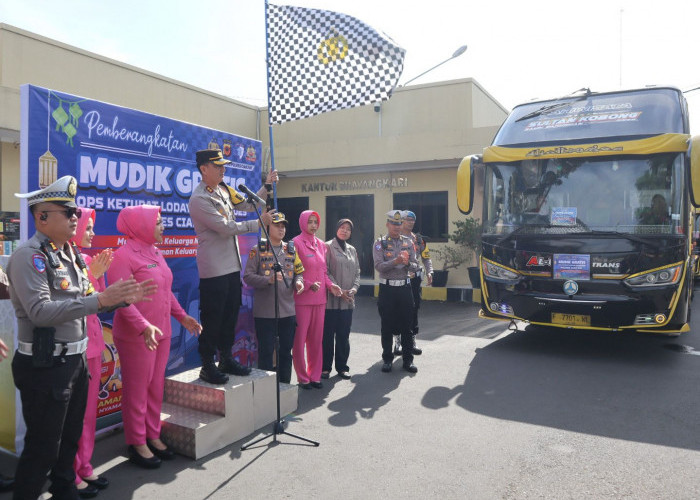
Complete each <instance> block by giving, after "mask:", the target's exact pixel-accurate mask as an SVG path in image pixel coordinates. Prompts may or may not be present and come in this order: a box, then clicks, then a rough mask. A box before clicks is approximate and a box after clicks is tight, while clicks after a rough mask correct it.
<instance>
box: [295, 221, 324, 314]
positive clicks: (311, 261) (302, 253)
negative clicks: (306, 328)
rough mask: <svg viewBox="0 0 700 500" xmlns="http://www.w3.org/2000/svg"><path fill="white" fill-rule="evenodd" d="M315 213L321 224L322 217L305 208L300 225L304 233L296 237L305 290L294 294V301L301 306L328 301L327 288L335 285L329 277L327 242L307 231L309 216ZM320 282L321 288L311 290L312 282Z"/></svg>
mask: <svg viewBox="0 0 700 500" xmlns="http://www.w3.org/2000/svg"><path fill="white" fill-rule="evenodd" d="M311 215H315V216H316V217H317V218H318V222H319V224H320V223H321V217H319V215H318V213H316V212H314V211H312V210H304V211H303V212H302V213H301V216H300V217H299V227H301V231H302V233H301V234H300V235H299V236H296V237H295V238H294V249H295V250H296V252H297V255H298V256H299V259H300V260H301V263H302V264H303V265H304V274H303V276H304V291H303V292H301V293H299V294H297V293H295V294H294V302H295V303H296V304H297V305H300V306H315V305H321V304H325V303H326V300H327V299H326V289H327V288H330V287H331V285H333V282H332V281H331V279H330V278H329V277H328V268H327V266H326V244H325V243H324V242H323V241H321V240H320V239H319V238H317V237H316V236H314V235H312V234H311V233H309V232H307V231H306V228H307V226H308V221H309V217H310V216H311ZM316 281H318V282H320V283H321V288H319V289H318V290H317V291H315V292H313V291H311V284H312V283H314V282H316Z"/></svg>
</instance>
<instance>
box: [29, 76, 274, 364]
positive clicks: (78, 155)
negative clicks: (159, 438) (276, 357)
mask: <svg viewBox="0 0 700 500" xmlns="http://www.w3.org/2000/svg"><path fill="white" fill-rule="evenodd" d="M21 105H22V128H21V144H22V151H21V173H20V186H21V190H22V192H29V191H33V190H36V189H39V188H41V187H44V186H47V185H49V184H51V183H52V182H53V181H55V180H56V179H58V178H60V177H62V176H64V175H72V176H74V177H75V178H76V179H77V180H78V194H77V197H76V202H77V204H78V205H79V206H82V207H89V208H94V209H95V210H96V212H97V218H96V227H95V232H96V237H95V238H94V239H93V245H94V247H93V249H92V251H93V252H97V251H99V250H101V249H103V248H107V247H112V248H116V247H118V246H120V245H121V244H122V243H123V241H124V238H125V237H124V235H121V234H120V233H119V232H118V231H117V229H116V220H117V216H118V215H119V211H120V210H121V209H122V208H124V207H128V206H131V205H136V204H152V205H158V206H160V207H161V209H162V218H163V223H164V226H165V236H164V240H163V243H162V244H159V245H158V246H159V248H160V250H161V251H162V253H163V255H164V257H165V258H166V262H168V265H169V266H170V268H171V269H172V271H173V276H174V281H173V292H174V294H175V296H176V297H177V298H178V300H179V302H180V304H181V305H182V307H183V308H184V309H185V311H187V313H188V314H190V315H192V316H194V317H195V318H199V310H198V309H199V289H198V282H199V276H198V273H197V265H196V261H195V256H196V252H197V239H196V236H195V233H194V229H193V226H192V221H191V219H190V217H189V210H188V206H187V204H188V201H189V197H190V194H191V193H192V191H193V189H194V188H195V187H196V186H197V185H198V184H199V182H200V180H201V175H200V173H199V170H198V169H197V166H196V163H195V153H196V151H197V150H200V149H208V148H219V149H221V150H222V152H223V155H224V157H225V158H227V159H229V160H231V161H232V164H231V165H230V166H229V168H227V171H226V174H225V177H224V180H225V182H226V183H227V184H228V185H230V186H238V185H239V184H240V183H245V184H246V185H247V186H249V187H251V189H253V190H257V189H258V187H259V186H260V184H261V174H260V170H261V158H262V143H261V142H260V141H258V140H254V139H250V138H247V137H241V136H237V135H233V134H230V133H228V132H222V131H220V130H213V129H210V128H206V127H200V126H197V125H192V124H190V123H185V122H181V121H177V120H172V119H169V118H165V117H162V116H156V115H152V114H149V113H144V112H141V111H137V110H134V109H129V108H124V107H121V106H115V105H112V104H107V103H105V102H100V101H95V100H92V99H87V98H84V97H78V96H75V95H70V94H66V93H63V92H58V91H55V90H50V89H45V88H41V87H36V86H33V85H23V86H22V87H21ZM249 217H255V214H254V213H253V214H249V213H245V212H241V213H237V218H238V219H239V220H246V219H247V218H249ZM20 231H21V239H22V240H26V239H27V238H28V237H29V236H31V235H32V234H33V232H34V227H33V222H32V220H31V217H28V211H27V210H26V206H24V207H23V211H22V213H21V228H20ZM256 239H257V236H256V235H247V236H245V237H242V238H239V243H240V246H241V248H240V251H241V258H242V259H243V260H244V262H243V264H244V265H245V259H246V258H247V255H248V251H249V249H250V248H251V247H252V246H253V245H254V244H255V243H256ZM101 319H102V320H103V321H105V320H106V321H107V322H109V321H110V319H109V317H106V318H101ZM172 322H173V323H172V326H173V337H172V347H171V353H170V359H169V362H168V374H171V373H174V372H179V371H183V370H185V369H187V368H190V367H192V366H195V365H198V364H199V357H198V355H197V339H196V338H195V337H192V336H190V335H189V333H187V331H186V330H185V329H184V328H183V327H181V325H180V324H179V323H178V322H177V321H175V320H174V319H173V320H172ZM234 355H235V356H236V357H238V358H239V360H240V361H241V362H242V363H244V364H252V362H253V361H254V360H255V359H256V356H257V349H256V342H255V333H254V327H253V319H252V291H251V290H249V289H245V290H244V299H243V308H242V309H241V315H240V318H239V323H238V327H237V329H236V344H235V346H234Z"/></svg>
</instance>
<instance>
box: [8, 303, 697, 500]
mask: <svg viewBox="0 0 700 500" xmlns="http://www.w3.org/2000/svg"><path fill="white" fill-rule="evenodd" d="M477 311H478V307H477V306H476V305H474V304H469V303H450V302H424V304H423V307H422V310H421V315H420V323H421V334H420V336H419V341H418V343H419V346H420V347H421V348H423V355H422V356H417V357H416V359H415V363H416V365H417V366H418V368H419V372H418V373H417V374H414V375H412V374H408V373H407V372H405V371H403V370H401V361H400V360H399V359H397V360H396V361H395V362H394V370H393V371H392V372H391V373H389V374H385V373H382V372H381V371H380V367H381V346H380V339H379V316H378V314H377V309H376V299H374V298H371V297H358V307H357V309H356V311H355V313H354V317H353V328H352V332H353V333H352V335H351V354H350V360H349V365H350V367H351V374H352V378H351V380H349V381H345V380H341V379H340V378H338V377H337V376H335V373H334V374H333V376H332V377H331V378H330V379H329V380H326V381H324V387H323V389H314V390H311V391H300V392H299V404H298V410H297V411H296V412H295V413H294V414H293V415H290V416H289V417H287V418H286V419H285V420H286V422H285V426H286V430H287V432H289V433H293V434H295V435H298V436H301V437H304V438H307V439H311V440H314V441H317V442H319V443H320V445H319V446H318V447H315V446H312V445H309V444H308V443H306V442H305V441H302V440H299V439H296V438H295V437H294V436H292V435H289V434H280V435H278V436H277V439H276V440H273V439H266V440H263V441H262V442H261V443H259V444H257V445H255V446H253V447H251V448H249V449H248V450H246V451H241V449H240V447H241V445H242V444H245V443H247V442H250V441H252V440H253V439H255V438H257V437H260V436H263V435H264V433H265V432H268V431H269V430H270V429H269V426H268V428H266V429H263V430H262V431H261V432H258V433H255V434H253V435H251V436H249V437H248V438H246V439H244V440H242V441H240V442H238V443H235V444H233V445H230V446H227V447H226V448H224V449H222V450H220V451H218V452H216V453H213V454H211V455H209V456H207V457H204V458H202V459H200V460H191V459H189V458H186V457H182V456H178V457H177V458H176V459H175V460H173V461H171V462H164V463H163V466H162V467H161V468H160V469H158V470H154V471H148V470H143V469H139V468H137V467H135V466H133V465H131V464H130V463H129V462H128V461H127V458H126V446H125V445H124V440H123V434H122V433H121V431H118V430H117V431H111V432H109V433H107V434H106V435H104V436H102V437H100V438H99V439H98V442H97V444H96V449H95V454H94V458H93V465H94V466H95V468H96V471H97V473H99V474H103V475H105V476H107V477H108V478H109V479H110V481H111V482H112V484H111V485H110V487H109V488H108V489H107V490H104V491H102V492H100V494H99V496H98V498H101V499H152V498H168V499H214V500H219V499H222V500H223V499H233V498H235V499H238V498H252V499H262V498H265V499H267V498H271V499H278V498H280V499H282V498H291V499H301V498H304V499H309V498H311V499H315V498H319V499H321V498H323V499H325V498H332V497H341V498H345V499H364V498H389V499H393V498H397V499H399V498H400V499H413V498H455V499H456V498H460V499H461V498H479V499H480V498H484V499H491V498H499V499H503V498H507V499H511V498H556V499H560V498H591V499H593V498H596V499H597V498H699V497H700V479H698V478H697V477H696V476H697V471H698V470H699V467H700V453H699V451H700V425H699V424H698V418H697V415H698V413H700V401H699V398H698V397H697V395H696V393H697V389H696V387H697V380H698V374H700V365H699V363H700V357H698V356H696V355H692V354H696V353H698V351H700V339H699V338H698V335H697V334H696V333H694V332H692V333H690V334H687V335H684V336H682V337H680V338H679V339H668V338H665V337H650V336H641V337H634V338H633V337H632V336H629V335H611V334H604V335H600V334H593V333H590V332H586V333H579V334H570V333H568V332H565V331H562V330H558V331H556V332H551V331H543V330H531V329H528V330H529V331H528V332H509V331H507V329H506V327H507V324H505V323H500V322H490V321H486V320H480V319H479V318H478V317H477ZM698 312H699V313H700V311H698ZM695 317H699V316H698V314H695ZM689 354H690V355H689ZM12 461H13V459H9V458H8V457H2V459H1V460H0V471H5V472H7V471H8V470H10V471H11V470H13V469H12V467H13V464H12ZM3 497H9V495H7V494H0V498H3Z"/></svg>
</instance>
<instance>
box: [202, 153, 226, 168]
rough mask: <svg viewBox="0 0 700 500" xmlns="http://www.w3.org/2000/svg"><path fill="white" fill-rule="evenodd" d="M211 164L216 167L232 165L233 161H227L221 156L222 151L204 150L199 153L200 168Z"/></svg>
mask: <svg viewBox="0 0 700 500" xmlns="http://www.w3.org/2000/svg"><path fill="white" fill-rule="evenodd" d="M209 162H211V163H213V164H214V165H227V164H229V163H231V160H226V159H225V158H224V156H223V155H222V154H221V150H220V149H202V150H201V151H197V166H198V167H199V166H201V165H204V164H205V163H209Z"/></svg>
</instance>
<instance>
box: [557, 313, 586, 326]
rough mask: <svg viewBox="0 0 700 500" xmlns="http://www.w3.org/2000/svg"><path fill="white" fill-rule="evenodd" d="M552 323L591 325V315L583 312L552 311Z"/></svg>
mask: <svg viewBox="0 0 700 500" xmlns="http://www.w3.org/2000/svg"><path fill="white" fill-rule="evenodd" d="M552 323H554V324H557V325H570V326H591V317H590V316H586V315H583V314H563V313H552Z"/></svg>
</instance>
